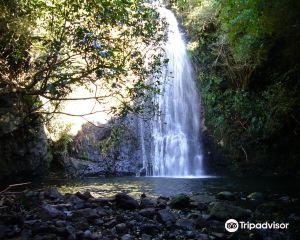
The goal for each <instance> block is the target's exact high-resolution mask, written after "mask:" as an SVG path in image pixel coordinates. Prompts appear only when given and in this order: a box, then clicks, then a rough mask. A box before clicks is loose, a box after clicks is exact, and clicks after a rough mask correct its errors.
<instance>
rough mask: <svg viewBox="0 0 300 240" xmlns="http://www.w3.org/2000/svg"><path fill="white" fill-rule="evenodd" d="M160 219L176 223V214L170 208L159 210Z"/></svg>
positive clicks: (163, 221)
mask: <svg viewBox="0 0 300 240" xmlns="http://www.w3.org/2000/svg"><path fill="white" fill-rule="evenodd" d="M157 217H158V220H159V221H160V222H162V223H166V224H167V223H174V222H175V221H176V218H175V215H174V214H173V213H172V212H171V211H170V210H168V209H162V210H159V211H158V216H157Z"/></svg>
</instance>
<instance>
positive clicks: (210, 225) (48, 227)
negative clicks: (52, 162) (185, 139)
mask: <svg viewBox="0 0 300 240" xmlns="http://www.w3.org/2000/svg"><path fill="white" fill-rule="evenodd" d="M0 199H1V201H0V239H70V240H73V239H103V240H104V239H121V240H133V239H142V240H150V239H153V240H154V239H155V240H159V239H200V240H201V239H203V240H206V239H216V240H218V239H263V240H273V239H274V240H277V239H278V240H280V239H300V234H299V230H300V224H299V223H300V217H299V216H300V215H299V211H298V210H299V202H298V200H297V199H293V198H290V197H288V196H277V195H271V196H266V195H264V194H262V193H252V194H250V195H248V196H247V195H245V196H244V195H243V194H240V193H231V192H221V193H219V194H217V195H215V196H209V197H203V196H200V195H191V196H186V195H178V196H175V197H172V198H167V197H158V198H150V197H147V196H146V195H145V194H142V195H141V197H140V199H139V200H136V199H134V198H132V197H130V196H129V195H127V194H125V193H119V194H117V195H115V196H114V197H112V198H94V197H93V196H92V195H91V193H89V192H84V193H80V192H78V193H76V194H69V193H67V194H64V195H63V194H61V193H60V192H58V190H57V189H56V188H49V189H43V190H39V191H25V192H24V193H23V194H21V195H19V196H18V197H16V196H14V197H12V196H11V197H9V196H6V197H2V198H0ZM230 218H234V219H237V220H245V221H250V222H263V221H266V220H268V221H270V222H271V221H276V222H288V223H290V226H289V229H288V230H252V231H249V230H238V231H237V232H235V233H229V232H227V231H226V230H225V228H224V223H225V221H226V220H228V219H230Z"/></svg>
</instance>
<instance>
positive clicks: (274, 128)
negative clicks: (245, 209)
mask: <svg viewBox="0 0 300 240" xmlns="http://www.w3.org/2000/svg"><path fill="white" fill-rule="evenodd" d="M169 3H170V4H171V6H172V7H173V9H175V11H176V12H177V14H178V15H179V16H181V17H182V20H183V25H184V28H185V29H187V32H188V36H189V38H190V39H189V44H188V46H189V50H190V53H191V56H192V59H193V62H194V63H195V68H196V71H197V75H198V79H199V86H200V91H201V96H202V103H203V108H204V113H203V115H204V118H205V127H207V131H206V134H207V138H208V139H209V141H210V142H211V143H213V144H209V145H208V146H207V150H208V151H210V152H212V151H213V152H216V151H219V153H221V154H222V155H223V156H225V160H227V163H228V164H227V165H228V166H231V169H232V170H233V171H234V172H235V173H239V174H247V173H251V174H261V173H264V174H277V173H279V174H288V173H295V174H299V169H300V168H299V157H300V152H299V147H298V143H299V127H300V124H299V123H300V111H299V109H300V108H299V104H300V98H299V94H298V93H299V88H300V85H299V83H300V82H299V74H300V65H299V63H300V61H299V60H300V59H299V54H298V49H299V47H300V46H299V41H300V34H299V32H300V31H299V30H300V18H299V11H300V3H299V1H295V0H288V1H285V0H276V1H265V0H247V1H245V0H234V1H233V0H178V1H169ZM207 138H206V139H207ZM211 145H214V147H211ZM210 148H211V149H210ZM208 162H209V161H208ZM211 162H212V163H213V164H214V165H215V164H216V162H215V161H211ZM219 163H222V161H219ZM222 166H224V165H222ZM214 167H216V166H214Z"/></svg>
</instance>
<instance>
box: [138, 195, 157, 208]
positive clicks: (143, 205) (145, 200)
mask: <svg viewBox="0 0 300 240" xmlns="http://www.w3.org/2000/svg"><path fill="white" fill-rule="evenodd" d="M155 206H156V203H155V202H154V201H153V200H151V199H149V198H146V197H145V198H142V199H141V203H140V207H141V208H151V207H155Z"/></svg>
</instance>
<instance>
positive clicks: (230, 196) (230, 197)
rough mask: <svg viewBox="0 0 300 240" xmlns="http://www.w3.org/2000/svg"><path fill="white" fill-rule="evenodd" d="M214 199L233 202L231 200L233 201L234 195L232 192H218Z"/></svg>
mask: <svg viewBox="0 0 300 240" xmlns="http://www.w3.org/2000/svg"><path fill="white" fill-rule="evenodd" d="M216 198H217V199H220V200H228V201H233V200H235V195H234V194H233V193H232V192H228V191H223V192H219V193H218V194H217V195H216Z"/></svg>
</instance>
